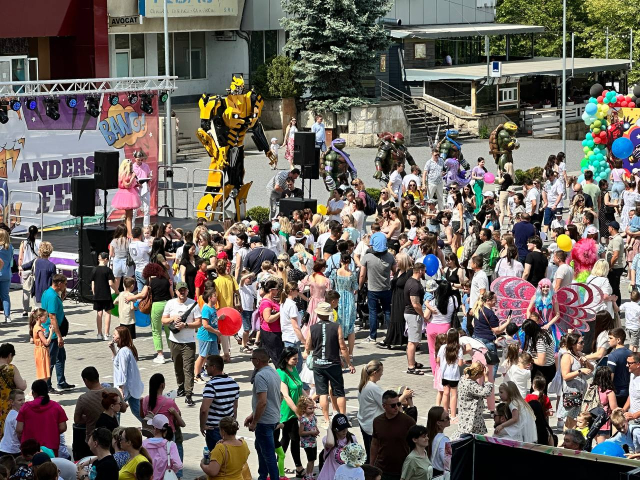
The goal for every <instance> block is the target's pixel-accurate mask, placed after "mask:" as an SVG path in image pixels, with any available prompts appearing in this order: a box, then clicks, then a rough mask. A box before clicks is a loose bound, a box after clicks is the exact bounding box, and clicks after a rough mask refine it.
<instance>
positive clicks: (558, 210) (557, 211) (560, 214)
mask: <svg viewBox="0 0 640 480" xmlns="http://www.w3.org/2000/svg"><path fill="white" fill-rule="evenodd" d="M561 216H562V209H561V208H559V209H557V210H556V217H561Z"/></svg>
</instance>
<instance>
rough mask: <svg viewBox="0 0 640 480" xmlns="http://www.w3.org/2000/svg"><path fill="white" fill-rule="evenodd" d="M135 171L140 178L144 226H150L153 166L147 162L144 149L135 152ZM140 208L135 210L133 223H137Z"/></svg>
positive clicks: (139, 188) (139, 186) (139, 191)
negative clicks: (150, 166)
mask: <svg viewBox="0 0 640 480" xmlns="http://www.w3.org/2000/svg"><path fill="white" fill-rule="evenodd" d="M133 158H134V162H133V173H134V174H135V175H136V178H137V179H138V194H139V195H140V203H141V207H142V214H143V215H144V219H143V221H142V226H143V227H148V226H149V224H150V223H151V215H150V212H151V177H152V173H151V168H149V165H147V164H146V163H145V160H146V158H147V157H146V155H145V154H144V153H143V152H142V151H140V150H139V151H137V152H135V153H134V154H133ZM137 213H138V209H137V208H136V209H135V210H134V211H133V223H134V224H135V223H136V217H137V215H136V214H137Z"/></svg>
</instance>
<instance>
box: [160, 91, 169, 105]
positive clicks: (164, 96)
mask: <svg viewBox="0 0 640 480" xmlns="http://www.w3.org/2000/svg"><path fill="white" fill-rule="evenodd" d="M167 100H169V92H162V93H160V101H161V102H162V103H163V104H165V103H166V102H167Z"/></svg>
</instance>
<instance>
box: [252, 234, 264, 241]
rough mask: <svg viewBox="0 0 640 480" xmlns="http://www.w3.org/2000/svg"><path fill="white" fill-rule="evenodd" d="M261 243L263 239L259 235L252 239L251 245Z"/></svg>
mask: <svg viewBox="0 0 640 480" xmlns="http://www.w3.org/2000/svg"><path fill="white" fill-rule="evenodd" d="M260 242H262V239H261V238H260V237H259V236H258V235H254V236H253V237H251V243H260Z"/></svg>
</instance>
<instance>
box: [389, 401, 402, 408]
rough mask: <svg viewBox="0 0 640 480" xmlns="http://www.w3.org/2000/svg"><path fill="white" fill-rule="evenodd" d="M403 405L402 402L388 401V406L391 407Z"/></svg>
mask: <svg viewBox="0 0 640 480" xmlns="http://www.w3.org/2000/svg"><path fill="white" fill-rule="evenodd" d="M401 406H402V403H400V402H398V403H387V407H391V408H400V407H401Z"/></svg>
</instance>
